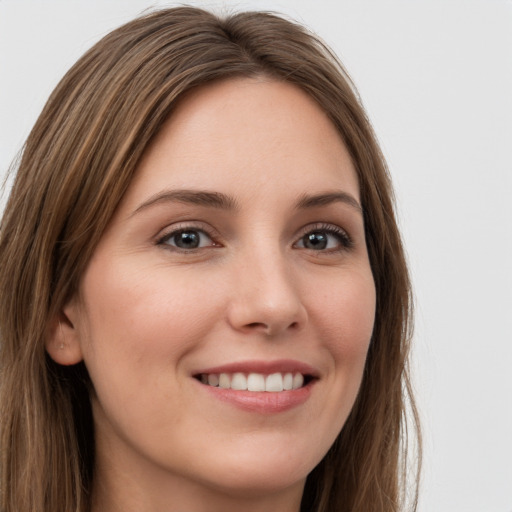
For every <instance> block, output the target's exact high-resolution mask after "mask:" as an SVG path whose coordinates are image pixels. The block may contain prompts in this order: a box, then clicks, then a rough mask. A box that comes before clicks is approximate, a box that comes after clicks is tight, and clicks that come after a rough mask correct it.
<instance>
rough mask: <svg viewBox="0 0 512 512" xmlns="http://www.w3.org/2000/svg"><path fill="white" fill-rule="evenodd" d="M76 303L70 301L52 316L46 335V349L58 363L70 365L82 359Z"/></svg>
mask: <svg viewBox="0 0 512 512" xmlns="http://www.w3.org/2000/svg"><path fill="white" fill-rule="evenodd" d="M76 313H77V310H76V305H75V304H74V301H70V303H69V304H67V305H66V306H65V307H64V308H63V309H62V310H61V311H60V312H59V313H58V314H57V315H55V318H52V320H51V322H50V325H49V329H48V333H47V335H46V343H45V346H46V351H47V352H48V354H49V355H50V357H51V358H52V359H53V360H54V361H55V362H56V363H58V364H61V365H64V366H70V365H73V364H77V363H79V362H80V361H82V359H83V356H82V347H81V345H80V336H79V333H78V329H77V326H76V325H75V323H74V321H73V319H75V317H76V318H78V316H77V315H76Z"/></svg>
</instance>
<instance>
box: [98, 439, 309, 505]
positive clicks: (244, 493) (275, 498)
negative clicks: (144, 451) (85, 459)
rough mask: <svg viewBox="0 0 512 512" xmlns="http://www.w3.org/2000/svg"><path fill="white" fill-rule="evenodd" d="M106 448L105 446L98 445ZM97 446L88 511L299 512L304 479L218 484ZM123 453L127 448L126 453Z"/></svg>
mask: <svg viewBox="0 0 512 512" xmlns="http://www.w3.org/2000/svg"><path fill="white" fill-rule="evenodd" d="M103 448H105V447H103ZM119 454H120V453H119V451H115V450H108V449H106V450H103V449H101V450H98V451H97V458H96V464H95V471H94V482H93V489H92V508H91V512H183V511H184V510H186V511H187V512H231V511H233V512H234V511H236V512H239V511H240V510H243V511H244V512H268V511H269V510H275V511H279V512H299V510H300V503H301V498H302V493H303V490H304V484H305V480H301V481H299V482H296V483H294V484H292V485H290V486H289V487H286V488H277V489H276V488H272V487H271V485H265V486H263V485H262V486H259V488H250V487H249V486H247V485H244V486H241V485H239V486H231V487H228V486H226V487H225V488H224V487H219V486H215V485H212V484H211V483H209V482H201V481H197V480H196V479H191V478H187V477H186V476H183V475H177V474H175V473H173V472H172V471H169V469H168V468H155V466H154V464H151V463H148V462H147V461H145V460H144V458H138V459H137V461H134V460H131V457H129V456H128V457H121V458H120V457H119ZM125 455H126V453H125Z"/></svg>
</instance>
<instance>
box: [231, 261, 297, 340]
mask: <svg viewBox="0 0 512 512" xmlns="http://www.w3.org/2000/svg"><path fill="white" fill-rule="evenodd" d="M231 297H232V300H231V303H230V304H229V307H228V321H229V323H230V325H231V326H232V327H233V328H234V329H235V330H238V331H242V332H244V333H260V334H263V335H266V336H268V337H275V336H278V335H280V334H284V333H286V332H292V331H293V332H295V331H298V330H300V329H302V328H303V327H304V325H305V324H306V322H307V310H306V307H305V305H304V303H303V300H302V294H301V293H300V290H299V286H298V283H297V282H295V281H294V278H293V272H292V269H291V268H290V265H287V262H286V260H285V258H283V257H280V256H276V255H275V254H274V255H273V256H270V257H269V255H267V257H260V258H257V257H254V256H253V257H251V258H248V259H246V260H245V261H244V263H243V265H241V268H240V271H239V272H238V273H237V275H236V277H235V282H234V283H233V287H232V295H231Z"/></svg>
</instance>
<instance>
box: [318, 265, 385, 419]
mask: <svg viewBox="0 0 512 512" xmlns="http://www.w3.org/2000/svg"><path fill="white" fill-rule="evenodd" d="M375 300H376V299H375V285H374V281H373V277H372V274H371V271H370V270H369V268H368V269H367V270H365V271H363V272H347V273H346V274H345V275H343V276H342V277H340V279H339V280H338V281H335V280H333V281H332V283H331V286H330V287H329V288H328V289H327V290H326V291H325V292H324V293H322V294H318V295H317V297H316V300H315V307H314V308H313V307H311V308H310V310H311V311H313V315H314V320H313V321H314V323H315V324H316V325H317V326H319V327H318V329H319V330H321V332H322V339H323V349H324V350H327V351H328V353H329V356H330V360H331V364H332V369H333V372H332V375H333V376H334V378H335V379H336V383H335V384H333V385H334V387H335V388H336V389H338V390H339V392H340V393H342V394H343V398H342V399H341V401H342V402H343V403H344V404H349V405H350V407H351V403H352V401H353V400H355V397H356V395H357V392H358V390H359V386H360V384H361V379H362V375H363V370H364V365H365V362H366V355H367V352H368V347H369V344H370V340H371V337H372V332H373V325H374V321H375ZM344 410H345V408H344ZM346 412H347V411H345V413H346Z"/></svg>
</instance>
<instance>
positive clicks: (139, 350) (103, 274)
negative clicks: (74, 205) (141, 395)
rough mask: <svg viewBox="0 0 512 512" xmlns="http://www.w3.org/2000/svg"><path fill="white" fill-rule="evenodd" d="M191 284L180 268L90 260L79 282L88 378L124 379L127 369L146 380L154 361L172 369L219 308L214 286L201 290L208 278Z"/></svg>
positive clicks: (208, 326) (133, 376)
mask: <svg viewBox="0 0 512 512" xmlns="http://www.w3.org/2000/svg"><path fill="white" fill-rule="evenodd" d="M197 284H198V283H197V282H194V283H191V279H190V276H189V275H188V274H187V272H186V271H182V272H173V273H172V275H171V274H170V272H169V270H168V269H165V268H161V269H160V271H155V269H154V268H153V269H152V271H150V270H149V269H145V268H144V266H143V265H137V264H135V265H119V264H118V265H116V266H113V265H104V266H101V265H95V264H94V262H93V263H92V264H91V266H90V268H89V269H88V273H87V274H86V276H85V279H84V281H83V292H84V293H83V295H84V302H85V312H86V314H85V315H84V317H86V318H87V321H86V326H85V327H86V328H85V333H84V335H83V336H82V338H83V339H86V343H85V346H84V350H83V352H84V359H85V362H86V365H87V367H88V368H89V372H90V373H91V378H92V379H93V382H94V381H95V380H97V381H98V383H100V382H102V381H104V380H107V381H112V380H113V379H116V380H118V381H119V383H121V382H123V381H125V382H126V379H127V375H126V374H127V373H128V372H130V374H131V375H130V379H131V380H132V381H134V382H135V383H137V384H148V381H151V379H154V378H155V377H154V376H155V375H156V373H157V372H155V371H154V370H155V369H157V368H158V367H159V366H161V367H162V368H167V369H169V367H174V369H175V370H176V372H178V370H179V363H180V360H181V358H182V357H183V356H184V355H186V353H187V351H188V350H191V349H192V348H193V347H195V346H196V345H197V343H199V342H200V340H202V339H204V338H205V336H206V335H207V333H208V332H210V330H211V329H212V326H213V324H214V323H215V321H216V319H218V318H219V311H220V310H222V305H221V304H220V301H221V299H220V297H217V296H216V293H215V289H213V290H210V291H209V293H208V294H205V289H208V283H207V282H205V283H204V286H197ZM205 287H206V288H205ZM145 370H147V371H145ZM100 372H101V374H100ZM95 373H98V376H97V377H98V378H97V379H95Z"/></svg>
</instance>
